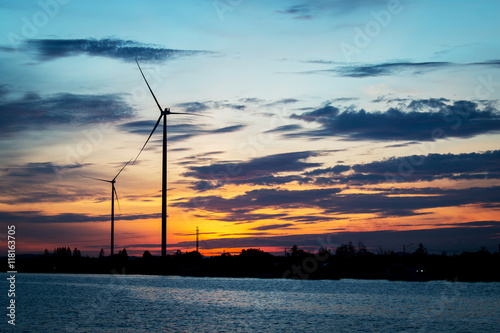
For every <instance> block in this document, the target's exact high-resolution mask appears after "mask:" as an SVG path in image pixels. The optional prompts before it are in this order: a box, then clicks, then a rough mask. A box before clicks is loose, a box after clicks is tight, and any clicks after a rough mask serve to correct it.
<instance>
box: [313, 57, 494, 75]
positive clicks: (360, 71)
mask: <svg viewBox="0 0 500 333" xmlns="http://www.w3.org/2000/svg"><path fill="white" fill-rule="evenodd" d="M310 63H316V64H327V65H329V64H338V63H330V62H317V61H316V62H312V61H310ZM499 64H500V60H490V61H483V62H475V63H465V64H458V63H452V62H387V63H381V64H367V65H338V66H337V67H335V68H330V69H323V70H313V71H308V72H306V73H310V74H314V73H332V74H335V75H338V76H344V77H351V78H366V77H378V76H387V75H397V74H402V73H410V74H411V75H416V74H422V73H425V72H429V71H433V70H439V69H445V68H451V67H458V68H463V67H468V66H482V67H493V68H494V67H498V66H499Z"/></svg>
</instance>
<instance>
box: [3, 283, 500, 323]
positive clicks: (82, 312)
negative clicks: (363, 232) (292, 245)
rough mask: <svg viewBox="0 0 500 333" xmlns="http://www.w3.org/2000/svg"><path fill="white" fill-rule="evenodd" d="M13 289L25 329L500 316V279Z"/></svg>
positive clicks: (422, 320)
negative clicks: (490, 280) (478, 281)
mask: <svg viewBox="0 0 500 333" xmlns="http://www.w3.org/2000/svg"><path fill="white" fill-rule="evenodd" d="M18 291H19V292H18V294H17V295H16V300H17V301H16V302H17V304H19V305H18V310H17V314H18V316H17V318H16V324H17V325H16V326H17V327H16V328H18V329H24V330H25V331H27V332H43V331H45V332H49V331H64V330H65V331H67V332H117V331H120V332H142V331H145V330H148V331H152V332H163V331H167V332H194V331H196V332H215V331H217V332H284V331H294V332H301V331H302V332H305V331H308V332H309V331H315V332H333V331H335V332H342V331H345V332H347V331H349V332H352V331H356V332H373V331H375V332H377V331H379V332H388V331H391V332H399V331H422V332H436V331H453V332H458V331H461V332H493V331H495V330H496V328H497V325H498V322H499V321H500V304H499V297H498V296H499V295H500V283H450V282H442V281H431V282H390V281H383V280H375V281H368V280H335V281H330V280H321V281H309V280H280V279H272V280H261V279H226V278H190V277H171V276H168V277H164V276H137V275H136V276H120V275H70V274H68V275H63V274H59V275H54V274H18ZM3 324H6V323H2V325H3ZM0 327H4V326H0Z"/></svg>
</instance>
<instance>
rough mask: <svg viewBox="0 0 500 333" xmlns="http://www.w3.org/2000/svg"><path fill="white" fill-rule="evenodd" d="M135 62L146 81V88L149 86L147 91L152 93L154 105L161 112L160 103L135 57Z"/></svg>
mask: <svg viewBox="0 0 500 333" xmlns="http://www.w3.org/2000/svg"><path fill="white" fill-rule="evenodd" d="M135 62H136V63H137V67H139V70H140V71H141V74H142V77H143V78H144V81H146V84H147V85H148V88H149V91H150V92H151V95H153V98H154V99H155V102H156V105H158V108H159V109H160V112H163V109H162V108H161V106H160V103H158V100H157V99H156V96H155V94H154V93H153V90H152V89H151V87H150V86H149V83H148V80H146V77H145V76H144V73H143V72H142V69H141V66H139V61H137V58H135Z"/></svg>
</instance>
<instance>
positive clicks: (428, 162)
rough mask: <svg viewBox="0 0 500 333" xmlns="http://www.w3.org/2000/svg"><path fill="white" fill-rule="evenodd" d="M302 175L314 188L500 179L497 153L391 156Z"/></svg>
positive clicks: (499, 157) (340, 165)
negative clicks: (340, 185) (311, 178)
mask: <svg viewBox="0 0 500 333" xmlns="http://www.w3.org/2000/svg"><path fill="white" fill-rule="evenodd" d="M304 175H305V176H310V177H315V178H314V183H315V184H317V185H339V184H348V185H352V186H363V185H373V184H381V183H388V182H389V183H392V182H421V181H433V180H438V179H452V180H470V179H500V151H499V150H496V151H487V152H482V153H467V154H466V153H464V154H428V155H410V156H402V157H392V158H388V159H385V160H381V161H374V162H370V163H364V164H354V165H351V166H348V165H343V164H339V165H335V166H333V167H329V168H320V169H315V170H312V171H309V172H305V173H304ZM323 175H325V176H323Z"/></svg>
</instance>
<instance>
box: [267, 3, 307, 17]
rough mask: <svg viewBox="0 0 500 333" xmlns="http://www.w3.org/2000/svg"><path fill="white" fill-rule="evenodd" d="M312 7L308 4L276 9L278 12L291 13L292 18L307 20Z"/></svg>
mask: <svg viewBox="0 0 500 333" xmlns="http://www.w3.org/2000/svg"><path fill="white" fill-rule="evenodd" d="M312 12H313V8H312V7H311V6H308V5H295V6H291V7H288V8H287V9H284V10H279V11H276V13H278V14H285V15H291V16H292V17H293V18H294V19H300V20H308V19H311V18H312V15H311V13H312Z"/></svg>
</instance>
